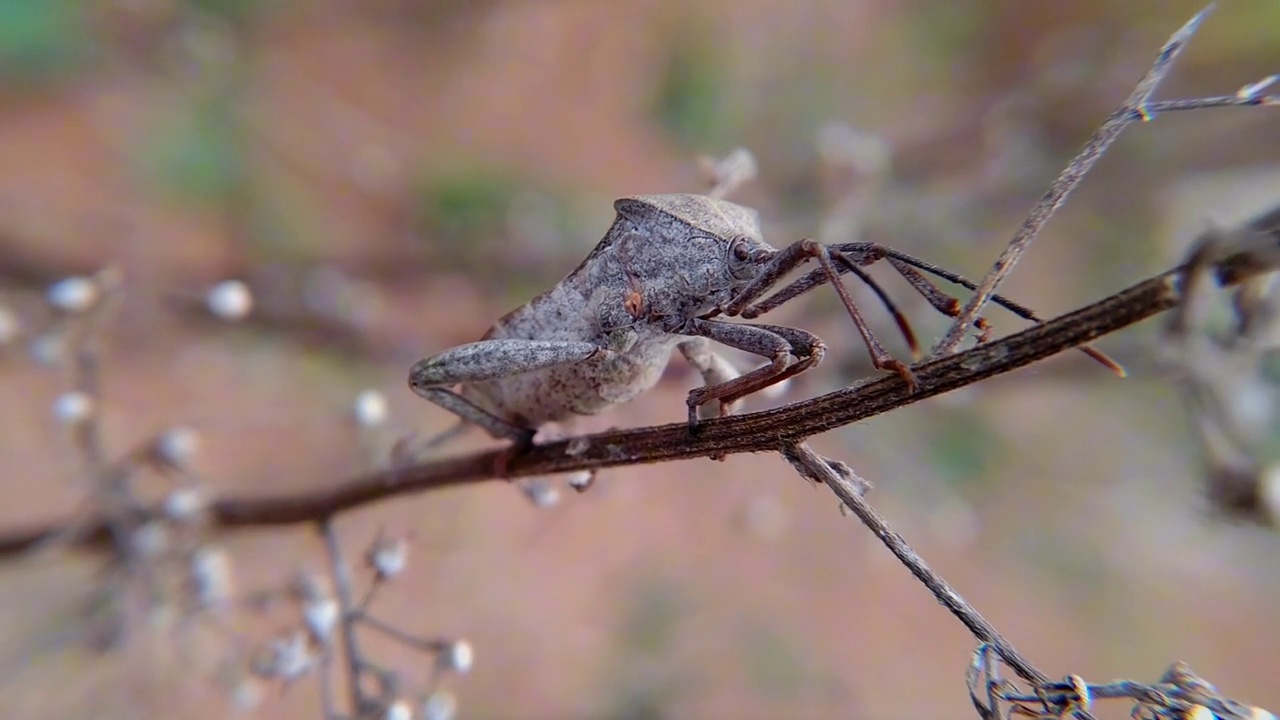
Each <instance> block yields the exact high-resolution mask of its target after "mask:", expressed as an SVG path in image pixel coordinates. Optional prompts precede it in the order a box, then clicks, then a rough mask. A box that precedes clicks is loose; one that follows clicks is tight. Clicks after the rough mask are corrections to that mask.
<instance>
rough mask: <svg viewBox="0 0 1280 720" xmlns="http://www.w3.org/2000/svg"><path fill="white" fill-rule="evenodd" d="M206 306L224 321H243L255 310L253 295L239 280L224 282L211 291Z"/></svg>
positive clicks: (207, 296)
mask: <svg viewBox="0 0 1280 720" xmlns="http://www.w3.org/2000/svg"><path fill="white" fill-rule="evenodd" d="M205 306H206V307H208V308H209V312H211V313H213V314H214V315H216V316H218V317H220V318H222V319H223V320H241V319H243V318H244V317H245V316H247V315H248V314H249V313H250V312H251V311H252V310H253V293H251V292H250V291H249V286H248V285H245V284H244V283H243V282H241V281H239V280H223V281H222V282H220V283H218V284H217V285H214V286H213V289H211V290H209V294H208V295H206V296H205Z"/></svg>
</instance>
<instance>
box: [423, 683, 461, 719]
mask: <svg viewBox="0 0 1280 720" xmlns="http://www.w3.org/2000/svg"><path fill="white" fill-rule="evenodd" d="M456 717H458V698H457V697H456V696H455V695H454V694H453V693H451V692H449V691H448V690H445V689H443V688H442V689H439V690H436V691H435V692H433V693H431V694H430V695H428V696H427V697H426V699H425V700H423V701H422V720H454V718H456Z"/></svg>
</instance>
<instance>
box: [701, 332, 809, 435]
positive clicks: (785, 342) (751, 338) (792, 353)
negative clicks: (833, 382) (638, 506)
mask: <svg viewBox="0 0 1280 720" xmlns="http://www.w3.org/2000/svg"><path fill="white" fill-rule="evenodd" d="M679 332H680V333H681V334H684V335H693V336H697V337H703V338H707V339H708V340H714V341H716V342H718V343H721V344H723V345H728V346H729V347H734V348H737V349H739V350H745V351H746V352H749V353H752V354H754V355H759V356H760V357H763V358H766V359H768V360H769V361H770V362H769V364H767V365H764V366H762V367H759V368H756V369H755V370H752V371H751V372H749V373H747V374H745V375H740V376H738V377H735V378H733V379H732V380H727V381H725V382H722V383H718V384H715V385H707V386H706V387H701V388H697V389H695V390H691V391H690V392H689V397H688V400H687V401H686V402H687V404H688V406H689V430H690V432H692V431H693V430H694V429H695V428H696V427H697V425H698V408H699V407H701V406H702V405H704V404H706V403H708V402H710V401H712V400H719V401H720V407H721V409H722V411H723V409H724V408H725V407H729V406H731V405H732V404H733V403H734V402H735V401H736V400H738V399H740V398H743V397H745V396H747V395H750V394H751V393H754V392H758V391H760V390H763V389H765V388H767V387H769V386H770V385H773V384H775V383H779V382H782V381H783V380H786V379H787V378H790V377H792V376H794V375H797V374H799V373H801V372H804V371H805V370H808V369H809V368H811V367H813V366H815V365H817V364H818V363H820V362H822V356H823V354H824V353H825V352H826V346H825V345H824V344H823V342H822V340H821V339H819V338H818V337H817V336H816V335H813V334H812V333H808V332H805V331H804V330H797V329H795V328H789V327H783V326H781V325H752V324H746V323H727V322H720V321H716V320H702V319H699V318H694V319H691V320H689V321H688V322H687V323H685V325H684V327H683V328H682V329H681V330H680V331H679ZM792 357H795V358H796V361H795V362H792V360H791V359H792Z"/></svg>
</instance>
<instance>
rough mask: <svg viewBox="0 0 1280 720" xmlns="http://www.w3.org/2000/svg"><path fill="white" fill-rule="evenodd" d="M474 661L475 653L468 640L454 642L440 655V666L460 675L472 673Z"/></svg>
mask: <svg viewBox="0 0 1280 720" xmlns="http://www.w3.org/2000/svg"><path fill="white" fill-rule="evenodd" d="M474 660H475V652H474V651H473V650H472V649H471V643H469V642H467V641H466V640H454V641H453V642H451V643H449V644H448V646H446V647H445V648H444V650H443V651H441V653H440V666H441V667H443V668H444V669H446V670H449V671H450V672H455V673H457V674H459V675H466V674H467V673H469V672H471V665H472V663H473V661H474Z"/></svg>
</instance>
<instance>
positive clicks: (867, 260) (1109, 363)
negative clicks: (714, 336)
mask: <svg viewBox="0 0 1280 720" xmlns="http://www.w3.org/2000/svg"><path fill="white" fill-rule="evenodd" d="M827 247H828V248H829V249H830V251H831V254H832V255H833V256H834V257H835V258H837V259H838V260H839V262H837V263H836V264H835V270H836V272H837V274H843V273H846V272H853V273H855V274H857V275H858V276H859V278H863V279H864V280H865V273H864V272H863V271H862V270H861V268H860V267H859V266H862V267H866V266H868V265H872V264H873V263H876V262H878V261H880V260H885V261H887V262H888V263H889V264H890V265H891V266H892V267H893V269H894V270H896V271H897V272H898V274H899V275H901V276H902V277H903V278H904V279H905V280H906V281H907V282H908V283H909V284H910V285H911V287H912V288H913V289H914V290H915V291H916V292H917V293H919V294H920V295H921V296H922V297H924V298H925V300H927V301H928V302H929V304H930V305H931V306H932V307H933V308H934V309H935V310H937V311H938V312H940V313H942V314H943V315H946V316H948V317H956V316H957V315H959V314H960V307H961V306H960V301H959V300H957V299H956V298H954V297H952V296H950V295H948V294H947V293H945V292H943V291H942V290H941V289H940V288H938V286H937V285H935V284H934V283H933V282H932V281H931V280H929V278H927V277H925V276H924V274H923V273H928V274H930V275H933V276H935V277H938V278H941V279H942V280H945V281H947V282H951V283H955V284H956V285H959V286H961V287H964V288H967V289H969V290H974V289H976V288H977V284H976V283H974V282H973V281H972V280H969V279H968V278H966V277H964V276H963V275H960V274H958V273H954V272H951V271H950V270H947V269H946V268H943V267H939V266H937V265H934V264H933V263H929V262H926V261H924V260H921V259H919V258H917V257H914V256H911V255H908V254H906V253H904V252H899V251H897V250H894V249H892V248H888V247H885V246H883V245H877V244H875V243H844V244H840V245H829V246H827ZM793 267H794V266H793ZM921 271H923V273H922V272H921ZM830 280H831V278H830V275H829V273H828V272H827V271H826V270H825V269H823V268H818V269H816V270H813V271H811V272H809V273H808V274H806V275H804V276H802V277H800V278H799V279H797V280H795V281H794V282H791V283H789V284H788V285H786V286H784V287H783V288H781V289H780V290H778V291H777V292H775V293H774V294H772V295H770V296H769V297H768V298H766V299H765V300H763V301H761V302H758V303H755V304H750V303H752V302H753V301H754V300H756V299H758V298H759V297H760V296H761V295H763V294H764V292H766V291H767V290H768V288H760V289H759V290H758V291H757V292H755V293H754V296H753V297H750V298H735V300H734V303H733V307H734V310H735V311H740V314H741V315H742V317H744V318H756V317H759V316H761V315H763V314H765V313H767V312H769V311H770V310H773V309H775V308H777V307H779V306H780V305H783V304H785V303H787V302H788V301H790V300H792V299H794V298H796V297H798V296H800V295H803V294H804V293H806V292H808V291H810V290H812V289H813V288H815V287H818V286H819V285H823V284H825V283H827V282H828V281H830ZM872 288H873V289H875V290H876V292H877V294H878V295H880V296H881V299H882V300H884V295H883V294H882V293H881V291H880V290H879V289H878V288H876V287H875V285H874V284H873V285H872ZM748 289H751V288H748ZM742 295H744V296H745V295H746V293H745V292H744V293H742ZM742 299H745V302H739V300H742ZM991 302H993V303H995V304H996V305H999V306H1001V307H1003V308H1005V309H1006V310H1009V311H1010V312H1012V313H1013V314H1014V315H1017V316H1018V317H1020V318H1023V319H1026V320H1030V321H1032V322H1035V323H1040V322H1043V320H1042V319H1041V318H1040V317H1039V316H1037V315H1036V313H1035V312H1034V311H1032V310H1031V309H1030V308H1027V307H1026V306H1024V305H1020V304H1018V303H1016V302H1014V301H1012V300H1010V299H1009V298H1006V297H1004V296H1003V295H993V296H992V297H991ZM891 311H892V310H891ZM975 327H977V328H978V329H979V330H980V331H982V332H983V333H984V335H985V334H989V333H990V331H991V326H990V325H989V324H988V323H987V321H986V319H984V318H978V320H977V322H975ZM1078 349H1079V350H1080V351H1081V352H1083V353H1084V354H1086V355H1088V356H1089V357H1091V358H1093V359H1094V360H1096V361H1097V362H1099V363H1101V364H1102V365H1104V366H1106V367H1107V368H1109V369H1110V370H1112V371H1113V372H1115V373H1117V374H1119V375H1121V376H1123V375H1124V374H1125V373H1124V368H1123V367H1121V366H1120V364H1119V363H1117V362H1116V361H1115V360H1113V359H1111V358H1110V357H1109V356H1107V355H1106V354H1105V353H1103V352H1102V351H1101V350H1098V349H1097V348H1095V347H1093V346H1092V345H1082V346H1080V347H1079V348H1078Z"/></svg>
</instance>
